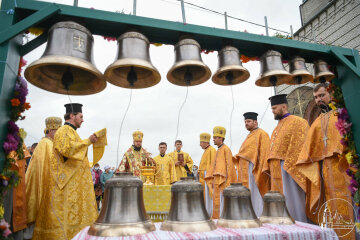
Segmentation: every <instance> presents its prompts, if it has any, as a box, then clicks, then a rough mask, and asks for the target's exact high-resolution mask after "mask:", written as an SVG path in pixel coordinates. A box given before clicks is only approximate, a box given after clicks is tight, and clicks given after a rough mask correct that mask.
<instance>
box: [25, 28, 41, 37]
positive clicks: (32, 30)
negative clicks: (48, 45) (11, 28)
mask: <svg viewBox="0 0 360 240" xmlns="http://www.w3.org/2000/svg"><path fill="white" fill-rule="evenodd" d="M28 31H29V33H31V34H32V35H35V36H40V35H41V34H43V33H44V29H43V28H38V27H31V28H29V29H28Z"/></svg>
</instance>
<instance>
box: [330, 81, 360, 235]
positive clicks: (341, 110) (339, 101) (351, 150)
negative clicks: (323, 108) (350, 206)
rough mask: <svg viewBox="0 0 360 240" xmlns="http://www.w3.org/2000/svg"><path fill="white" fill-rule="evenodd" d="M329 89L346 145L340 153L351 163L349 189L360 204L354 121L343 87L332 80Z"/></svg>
mask: <svg viewBox="0 0 360 240" xmlns="http://www.w3.org/2000/svg"><path fill="white" fill-rule="evenodd" d="M328 91H329V92H332V93H333V102H332V103H330V104H329V106H330V108H331V109H333V110H335V111H336V114H337V116H338V121H337V122H336V123H335V126H336V128H337V130H338V131H339V133H340V134H341V136H342V139H341V144H342V145H343V146H344V151H343V153H342V154H341V155H339V158H340V159H346V161H347V162H348V163H349V168H348V169H347V170H346V173H347V175H348V176H350V177H351V180H350V185H349V186H348V189H349V190H350V192H351V196H352V197H353V199H354V202H355V204H356V206H360V189H359V186H360V171H359V167H360V159H359V156H358V155H357V154H356V147H355V141H354V136H353V132H352V130H351V126H352V123H351V122H350V116H349V114H348V111H347V109H346V107H345V101H344V96H343V94H342V91H341V88H340V87H339V86H337V85H336V84H335V83H333V82H330V84H329V87H328ZM359 219H360V208H359V212H358V220H359ZM355 225H356V227H357V228H359V227H360V223H356V224H355Z"/></svg>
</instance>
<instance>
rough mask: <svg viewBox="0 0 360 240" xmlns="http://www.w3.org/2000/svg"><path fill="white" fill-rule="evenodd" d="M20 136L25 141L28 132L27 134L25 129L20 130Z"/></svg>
mask: <svg viewBox="0 0 360 240" xmlns="http://www.w3.org/2000/svg"><path fill="white" fill-rule="evenodd" d="M19 136H20V137H21V138H22V140H24V139H25V138H26V136H27V132H25V130H24V129H23V128H20V129H19Z"/></svg>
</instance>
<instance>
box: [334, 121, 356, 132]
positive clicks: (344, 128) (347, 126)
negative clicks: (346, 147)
mask: <svg viewBox="0 0 360 240" xmlns="http://www.w3.org/2000/svg"><path fill="white" fill-rule="evenodd" d="M351 125H352V123H348V122H346V121H345V120H343V119H338V121H337V122H336V123H335V127H336V128H337V130H338V131H339V133H340V134H341V135H342V136H344V135H346V134H347V133H348V132H349V131H350V130H351Z"/></svg>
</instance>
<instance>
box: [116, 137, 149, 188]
mask: <svg viewBox="0 0 360 240" xmlns="http://www.w3.org/2000/svg"><path fill="white" fill-rule="evenodd" d="M132 135H133V145H132V146H131V147H130V148H129V149H128V150H127V151H126V152H125V154H124V156H123V158H122V160H121V162H120V164H119V167H118V170H119V171H120V172H131V173H133V174H134V176H137V177H139V178H141V180H142V181H143V182H145V181H146V178H145V177H142V176H141V170H140V167H141V166H145V165H146V163H147V161H148V160H149V163H148V164H153V162H151V161H150V159H149V158H148V153H147V151H146V150H145V149H144V148H143V147H142V141H143V137H144V134H143V133H142V132H140V131H139V130H138V131H135V132H133V134H132ZM151 180H152V181H153V179H151Z"/></svg>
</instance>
